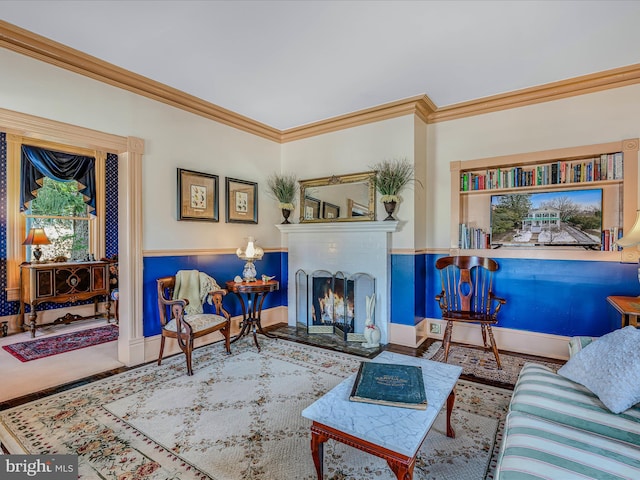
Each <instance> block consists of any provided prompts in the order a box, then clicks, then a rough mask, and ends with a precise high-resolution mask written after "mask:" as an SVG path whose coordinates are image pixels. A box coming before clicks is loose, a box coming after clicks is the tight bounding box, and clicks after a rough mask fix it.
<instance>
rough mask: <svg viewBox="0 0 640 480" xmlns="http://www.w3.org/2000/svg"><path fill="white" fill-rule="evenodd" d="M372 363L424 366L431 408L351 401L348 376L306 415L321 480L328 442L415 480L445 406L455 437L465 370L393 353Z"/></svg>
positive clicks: (449, 432) (449, 430) (449, 431)
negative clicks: (424, 447)
mask: <svg viewBox="0 0 640 480" xmlns="http://www.w3.org/2000/svg"><path fill="white" fill-rule="evenodd" d="M372 361H373V362H381V363H399V364H405V365H415V366H420V367H422V375H423V378H424V385H425V390H426V394H427V402H428V405H427V409H426V410H414V409H411V408H402V407H389V406H385V405H374V404H369V403H360V402H352V401H350V400H349V395H350V393H351V388H352V387H353V382H354V381H355V377H356V375H355V374H354V375H352V376H350V377H349V378H347V379H346V380H344V381H343V382H342V383H340V384H339V385H337V386H336V387H334V388H333V389H332V390H330V391H329V392H327V393H326V394H325V395H324V396H322V397H320V398H319V399H318V400H316V401H315V402H314V403H312V404H311V405H309V406H308V407H307V408H305V409H304V410H303V411H302V416H303V417H305V418H308V419H309V420H311V421H312V422H313V423H312V425H311V453H312V455H313V462H314V464H315V466H316V472H317V474H318V480H322V470H323V458H322V457H323V444H324V442H326V441H327V440H329V439H333V440H336V441H338V442H342V443H345V444H347V445H350V446H352V447H355V448H357V449H359V450H363V451H365V452H367V453H370V454H372V455H376V456H378V457H381V458H384V459H385V460H386V461H387V463H388V464H389V467H391V470H392V471H393V472H394V473H395V475H396V477H397V478H398V479H401V480H411V479H412V478H413V469H414V467H415V463H416V455H417V454H418V450H419V449H420V446H421V445H422V442H423V441H424V439H425V437H426V436H427V433H428V432H429V430H430V429H431V426H432V425H433V422H434V421H435V419H436V417H437V416H438V413H439V412H440V410H441V409H442V407H443V406H444V404H445V402H446V404H447V436H448V437H455V432H454V431H453V428H452V427H451V411H452V410H453V404H454V402H455V391H454V387H455V385H456V382H457V381H458V378H459V377H460V374H461V373H462V368H461V367H458V366H455V365H448V364H446V363H440V362H432V361H431V360H426V359H423V358H416V357H410V356H407V355H400V354H397V353H391V352H382V353H381V354H380V355H378V356H377V357H376V358H375V359H373V360H372Z"/></svg>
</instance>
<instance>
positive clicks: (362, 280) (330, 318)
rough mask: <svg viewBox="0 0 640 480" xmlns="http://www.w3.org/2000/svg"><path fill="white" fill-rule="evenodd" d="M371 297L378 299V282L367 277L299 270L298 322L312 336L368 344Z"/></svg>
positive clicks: (364, 274)
mask: <svg viewBox="0 0 640 480" xmlns="http://www.w3.org/2000/svg"><path fill="white" fill-rule="evenodd" d="M371 295H375V279H374V278H373V277H372V276H371V275H369V274H366V273H357V274H354V275H347V274H345V273H344V272H337V273H331V272H328V271H326V270H316V271H314V272H312V273H311V274H307V273H306V272H304V271H303V270H299V271H298V272H297V274H296V305H297V308H298V310H297V316H298V322H299V323H304V324H305V325H306V329H307V332H308V333H313V334H331V335H338V336H340V337H341V338H342V339H343V340H345V341H348V342H362V341H364V323H365V320H366V297H367V296H371Z"/></svg>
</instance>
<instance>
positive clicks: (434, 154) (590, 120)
mask: <svg viewBox="0 0 640 480" xmlns="http://www.w3.org/2000/svg"><path fill="white" fill-rule="evenodd" d="M637 137H640V85H631V86H628V87H622V88H616V89H612V90H605V91H602V92H597V93H592V94H589V95H580V96H576V97H571V98H566V99H562V100H556V101H553V102H545V103H539V104H536V105H531V106H527V107H521V108H514V109H510V110H504V111H500V112H495V113H489V114H486V115H478V116H474V117H468V118H463V119H460V120H450V121H446V122H440V123H435V124H431V125H429V126H428V136H427V156H428V158H429V163H428V177H429V188H430V189H433V194H431V192H429V201H428V205H429V206H428V210H429V211H428V216H429V218H430V221H429V223H428V224H429V225H437V228H428V229H427V246H428V247H430V248H448V246H449V238H448V237H449V227H450V220H449V219H450V216H451V215H450V213H451V209H450V206H451V202H450V198H451V188H450V178H451V174H450V170H449V163H450V162H452V161H454V160H463V161H464V160H473V159H477V158H486V157H494V156H500V155H509V154H518V153H526V152H537V151H543V150H551V149H555V148H565V147H575V146H581V145H592V144H597V143H606V142H616V141H621V140H624V139H626V138H637ZM431 219H432V220H431Z"/></svg>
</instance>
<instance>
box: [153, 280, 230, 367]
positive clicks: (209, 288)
mask: <svg viewBox="0 0 640 480" xmlns="http://www.w3.org/2000/svg"><path fill="white" fill-rule="evenodd" d="M156 282H157V287H158V313H159V315H160V323H161V326H162V338H161V340H160V353H159V355H158V365H160V364H161V362H162V355H163V353H164V344H165V339H166V338H167V337H168V338H175V339H176V340H177V341H178V346H179V347H180V349H181V350H182V351H183V352H184V354H185V356H186V360H187V374H188V375H193V369H192V366H191V353H192V351H193V341H194V339H196V338H199V337H203V336H205V335H208V334H210V333H213V332H216V331H219V332H220V333H221V334H222V336H223V337H224V341H225V349H226V351H227V353H231V345H230V333H231V317H230V315H229V312H227V311H226V310H225V309H224V307H223V306H222V299H223V297H224V295H226V294H227V291H226V290H225V289H223V288H220V286H218V284H217V283H216V281H215V280H214V279H213V278H211V277H210V276H209V275H207V274H206V273H204V272H200V271H198V270H180V271H178V273H176V275H175V276H170V277H162V278H159V279H157V280H156ZM205 302H206V303H208V304H209V305H211V306H212V307H213V308H212V309H213V310H214V313H205V312H204V308H203V304H204V303H205Z"/></svg>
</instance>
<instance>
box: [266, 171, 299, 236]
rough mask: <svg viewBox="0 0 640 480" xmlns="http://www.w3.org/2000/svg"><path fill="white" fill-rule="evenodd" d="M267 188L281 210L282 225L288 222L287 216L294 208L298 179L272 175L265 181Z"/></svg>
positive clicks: (293, 176) (290, 175)
mask: <svg viewBox="0 0 640 480" xmlns="http://www.w3.org/2000/svg"><path fill="white" fill-rule="evenodd" d="M267 186H268V187H269V190H270V191H271V195H272V196H273V197H274V198H275V199H276V200H278V206H279V207H280V208H281V209H282V216H283V217H284V222H282V223H283V224H288V223H291V222H289V215H291V212H292V211H293V209H294V208H295V201H296V193H297V191H298V179H297V178H296V176H295V175H293V174H278V173H274V174H272V175H271V176H270V177H269V178H268V179H267Z"/></svg>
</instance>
